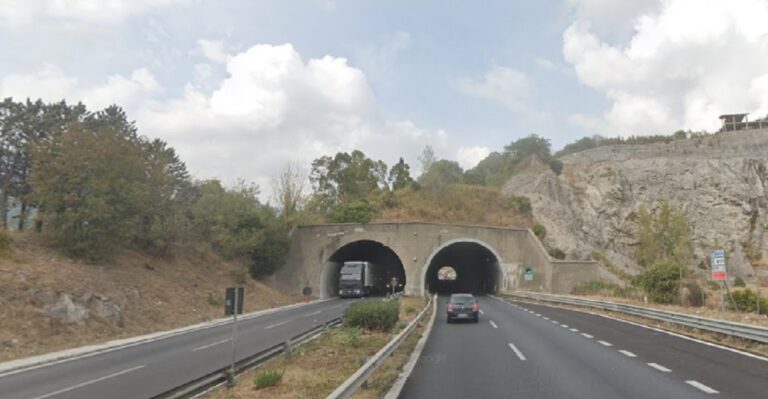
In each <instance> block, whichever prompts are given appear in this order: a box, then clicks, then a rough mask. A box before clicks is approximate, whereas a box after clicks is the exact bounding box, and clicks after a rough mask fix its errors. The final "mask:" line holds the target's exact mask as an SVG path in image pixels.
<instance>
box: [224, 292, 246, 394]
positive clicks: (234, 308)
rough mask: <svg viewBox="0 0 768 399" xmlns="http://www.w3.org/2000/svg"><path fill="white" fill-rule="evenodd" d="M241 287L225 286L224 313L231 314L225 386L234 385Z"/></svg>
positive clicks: (241, 297)
mask: <svg viewBox="0 0 768 399" xmlns="http://www.w3.org/2000/svg"><path fill="white" fill-rule="evenodd" d="M243 296H244V289H243V287H231V288H227V295H226V302H225V304H224V315H225V316H229V315H230V314H231V315H232V337H231V338H230V341H232V360H231V362H230V365H229V372H228V373H227V388H232V387H234V386H235V355H236V353H237V345H236V342H235V341H236V340H237V314H238V313H242V312H243Z"/></svg>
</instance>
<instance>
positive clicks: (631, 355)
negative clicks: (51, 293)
mask: <svg viewBox="0 0 768 399" xmlns="http://www.w3.org/2000/svg"><path fill="white" fill-rule="evenodd" d="M619 353H621V354H622V355H624V356H626V357H637V355H635V354H634V353H632V352H630V351H625V350H624V349H622V350H620V351H619Z"/></svg>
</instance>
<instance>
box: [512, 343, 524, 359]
mask: <svg viewBox="0 0 768 399" xmlns="http://www.w3.org/2000/svg"><path fill="white" fill-rule="evenodd" d="M509 347H510V349H512V350H513V351H514V352H515V355H517V357H518V359H520V360H522V361H525V356H524V355H523V352H520V349H517V347H516V346H515V344H513V343H511V342H510V343H509Z"/></svg>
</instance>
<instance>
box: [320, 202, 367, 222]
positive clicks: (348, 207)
mask: <svg viewBox="0 0 768 399" xmlns="http://www.w3.org/2000/svg"><path fill="white" fill-rule="evenodd" d="M376 212H377V210H376V208H375V207H374V206H373V205H371V204H370V202H368V200H365V199H359V200H354V201H352V202H349V203H347V204H342V205H339V206H338V207H336V209H335V210H334V211H333V213H332V214H331V217H330V221H331V222H332V223H368V222H370V221H371V220H372V219H373V217H374V216H376Z"/></svg>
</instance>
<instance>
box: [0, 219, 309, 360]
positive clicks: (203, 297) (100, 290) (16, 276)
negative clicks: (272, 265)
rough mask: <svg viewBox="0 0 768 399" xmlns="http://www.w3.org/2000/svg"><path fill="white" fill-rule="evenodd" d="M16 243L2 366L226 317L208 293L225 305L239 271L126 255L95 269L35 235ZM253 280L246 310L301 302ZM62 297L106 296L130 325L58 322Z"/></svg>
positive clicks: (7, 267) (1, 274)
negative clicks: (52, 303)
mask: <svg viewBox="0 0 768 399" xmlns="http://www.w3.org/2000/svg"><path fill="white" fill-rule="evenodd" d="M13 241H14V242H13V244H12V245H11V251H10V253H4V254H3V256H1V257H0V287H2V290H0V320H3V322H2V323H1V324H0V361H5V360H11V359H15V358H20V357H25V356H31V355H36V354H42V353H46V352H50V351H55V350H61V349H66V348H72V347H77V346H82V345H86V344H93V343H98V342H102V341H107V340H111V339H116V338H126V337H131V336H135V335H140V334H145V333H150V332H155V331H162V330H167V329H172V328H176V327H180V326H184V325H189V324H194V323H199V322H202V321H206V320H211V319H214V318H218V317H222V315H223V305H220V306H214V305H212V304H210V303H209V299H208V298H209V294H210V295H213V296H214V297H215V298H219V299H220V298H222V297H223V296H224V288H225V287H227V286H233V285H235V278H234V277H233V276H234V273H235V272H236V271H237V270H239V269H240V268H239V266H238V265H236V264H234V263H231V262H226V261H223V260H221V259H220V258H218V257H216V256H215V255H212V254H211V253H205V252H203V253H200V252H187V253H183V254H180V255H178V256H176V257H175V258H174V259H171V260H168V259H160V258H152V257H148V256H146V255H143V254H140V253H138V252H134V251H127V250H126V251H122V252H121V253H120V254H119V255H118V256H117V257H115V259H114V260H113V261H112V262H111V263H109V264H99V265H91V264H85V263H81V262H77V261H73V260H71V259H68V258H67V257H65V256H63V255H61V254H60V253H59V252H57V251H55V250H52V249H50V248H47V247H45V246H44V245H43V243H42V240H41V239H40V237H39V236H37V235H36V234H34V233H24V234H18V233H16V234H13ZM248 280H249V281H248V282H247V283H246V284H245V285H244V286H245V287H246V299H245V311H255V310H258V309H264V308H269V307H275V306H280V305H285V304H288V303H293V302H296V301H298V300H300V298H299V297H298V296H295V297H291V296H288V295H285V294H282V293H280V292H278V291H275V290H273V289H271V288H269V287H267V286H265V285H264V284H261V283H258V282H254V281H251V280H250V279H248ZM134 288H136V289H138V293H139V295H138V296H136V295H135V292H136V291H135V290H134ZM58 293H68V294H70V295H71V296H72V298H73V299H74V300H77V298H79V297H80V296H81V295H83V294H86V293H93V294H99V295H102V296H106V297H108V298H110V300H111V301H113V302H114V303H115V304H117V305H118V306H120V308H121V309H122V310H123V315H124V319H125V322H124V326H123V327H119V326H117V325H115V324H114V323H112V322H110V321H108V320H101V319H98V318H96V317H91V319H90V320H88V321H87V322H86V324H85V325H65V324H61V323H59V322H57V321H55V320H53V319H51V318H50V317H48V316H47V315H46V313H45V310H44V305H45V302H46V297H47V298H56V296H57V295H58ZM222 302H223V301H222Z"/></svg>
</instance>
